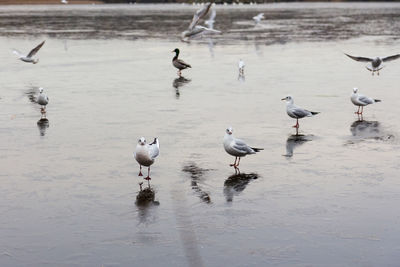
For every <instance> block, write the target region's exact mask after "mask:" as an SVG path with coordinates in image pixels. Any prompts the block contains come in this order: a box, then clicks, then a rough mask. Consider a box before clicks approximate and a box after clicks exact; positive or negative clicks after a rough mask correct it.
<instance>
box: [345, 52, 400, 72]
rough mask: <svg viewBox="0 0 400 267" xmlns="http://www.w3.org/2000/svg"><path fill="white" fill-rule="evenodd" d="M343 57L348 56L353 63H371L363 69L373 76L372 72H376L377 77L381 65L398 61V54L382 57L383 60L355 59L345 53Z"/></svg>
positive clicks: (379, 58)
mask: <svg viewBox="0 0 400 267" xmlns="http://www.w3.org/2000/svg"><path fill="white" fill-rule="evenodd" d="M345 55H346V56H348V57H349V58H351V59H353V60H355V61H360V62H371V63H370V64H368V65H367V66H365V67H366V68H367V70H369V71H371V72H372V75H374V72H376V74H378V75H379V71H380V70H381V69H382V68H383V67H384V66H383V65H382V63H383V62H387V61H391V60H395V59H398V58H399V57H400V54H397V55H393V56H389V57H384V58H381V57H376V58H368V57H355V56H351V55H348V54H346V53H345Z"/></svg>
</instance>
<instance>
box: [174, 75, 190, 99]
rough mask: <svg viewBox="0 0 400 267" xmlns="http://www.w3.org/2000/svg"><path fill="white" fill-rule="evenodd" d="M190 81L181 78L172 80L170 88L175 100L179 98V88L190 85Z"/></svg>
mask: <svg viewBox="0 0 400 267" xmlns="http://www.w3.org/2000/svg"><path fill="white" fill-rule="evenodd" d="M190 81H191V80H190V79H186V78H185V77H183V76H181V77H179V78H176V79H174V80H173V82H172V86H173V87H174V88H175V96H176V98H179V97H180V92H179V87H182V86H184V85H185V84H187V83H190Z"/></svg>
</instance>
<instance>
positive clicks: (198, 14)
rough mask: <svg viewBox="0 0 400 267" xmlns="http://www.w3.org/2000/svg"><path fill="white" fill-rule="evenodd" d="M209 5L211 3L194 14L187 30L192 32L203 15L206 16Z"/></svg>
mask: <svg viewBox="0 0 400 267" xmlns="http://www.w3.org/2000/svg"><path fill="white" fill-rule="evenodd" d="M211 5H212V3H207V4H205V6H203V7H202V8H201V9H199V10H197V11H196V13H194V15H193V19H192V22H191V23H190V25H189V28H188V29H189V30H193V28H194V26H196V25H197V23H199V20H200V19H201V18H203V17H204V16H205V15H207V13H208V10H209V9H210V7H211Z"/></svg>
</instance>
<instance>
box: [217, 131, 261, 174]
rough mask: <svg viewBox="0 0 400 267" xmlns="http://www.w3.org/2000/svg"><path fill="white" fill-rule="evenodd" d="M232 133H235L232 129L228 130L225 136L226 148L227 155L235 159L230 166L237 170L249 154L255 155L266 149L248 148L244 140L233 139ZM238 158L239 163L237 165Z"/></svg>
mask: <svg viewBox="0 0 400 267" xmlns="http://www.w3.org/2000/svg"><path fill="white" fill-rule="evenodd" d="M232 132H233V129H232V127H229V128H228V129H226V133H225V136H224V148H225V151H226V153H228V154H229V155H232V156H234V157H235V162H234V163H233V164H230V166H233V167H234V168H235V169H237V168H238V167H239V163H240V158H241V157H244V156H246V155H249V154H255V153H256V152H259V151H260V150H264V149H263V148H255V147H250V146H248V145H247V144H246V143H245V142H243V141H242V140H240V139H237V138H235V137H233V135H232ZM238 158H239V161H238V162H237V163H236V161H237V159H238Z"/></svg>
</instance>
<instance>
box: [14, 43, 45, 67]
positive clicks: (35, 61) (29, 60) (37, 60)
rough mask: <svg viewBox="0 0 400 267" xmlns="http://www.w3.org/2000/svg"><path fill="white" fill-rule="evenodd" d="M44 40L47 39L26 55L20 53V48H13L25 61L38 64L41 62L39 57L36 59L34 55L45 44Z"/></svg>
mask: <svg viewBox="0 0 400 267" xmlns="http://www.w3.org/2000/svg"><path fill="white" fill-rule="evenodd" d="M44 42H45V41H43V42H41V43H40V44H39V45H38V46H36V47H35V48H33V49H32V50H31V52H29V54H28V55H26V56H25V55H23V54H21V53H20V52H19V51H18V50H16V49H14V50H13V53H14V54H16V55H17V56H18V57H19V59H20V60H22V61H24V62H27V63H33V64H36V63H38V62H39V59H35V58H33V56H34V55H35V54H36V53H37V52H38V51H39V49H40V48H41V47H42V46H43V45H44Z"/></svg>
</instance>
